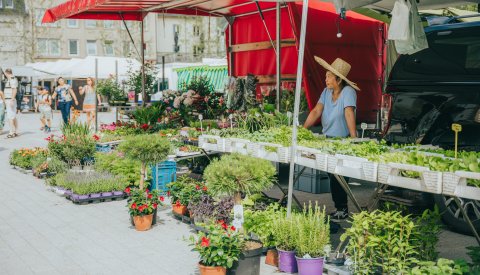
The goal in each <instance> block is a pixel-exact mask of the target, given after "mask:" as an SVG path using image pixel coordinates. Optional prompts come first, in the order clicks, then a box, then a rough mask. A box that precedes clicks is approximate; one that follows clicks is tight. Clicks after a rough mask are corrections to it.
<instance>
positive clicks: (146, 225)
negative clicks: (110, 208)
mask: <svg viewBox="0 0 480 275" xmlns="http://www.w3.org/2000/svg"><path fill="white" fill-rule="evenodd" d="M126 191H127V193H128V194H130V200H129V202H128V204H127V207H128V209H129V212H130V215H131V216H132V217H133V223H134V224H135V229H136V230H137V231H146V230H149V229H150V227H151V226H152V221H153V215H154V213H155V210H156V209H157V207H158V206H159V205H162V202H163V200H164V199H163V197H162V196H159V195H158V191H157V190H154V191H152V192H149V191H148V190H146V191H143V190H141V189H133V190H128V189H126Z"/></svg>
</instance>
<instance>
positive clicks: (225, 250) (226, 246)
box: [190, 223, 243, 275]
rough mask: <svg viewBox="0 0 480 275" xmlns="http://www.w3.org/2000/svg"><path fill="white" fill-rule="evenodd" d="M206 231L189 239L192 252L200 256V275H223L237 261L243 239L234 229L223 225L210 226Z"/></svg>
mask: <svg viewBox="0 0 480 275" xmlns="http://www.w3.org/2000/svg"><path fill="white" fill-rule="evenodd" d="M206 231H207V232H208V233H205V232H202V231H200V232H199V233H198V234H197V235H196V236H191V237H190V241H191V245H193V250H194V251H197V252H198V253H199V254H200V262H199V263H198V266H199V269H200V275H217V274H218V275H222V274H223V275H224V274H226V269H227V268H231V267H232V266H233V264H234V262H235V261H237V260H238V258H239V256H240V253H241V250H242V247H243V239H242V238H241V236H240V234H239V233H238V232H237V231H236V229H235V227H233V226H228V225H226V224H225V223H223V224H219V223H216V224H211V225H209V226H207V230H206Z"/></svg>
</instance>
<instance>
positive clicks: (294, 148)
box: [287, 0, 308, 217]
mask: <svg viewBox="0 0 480 275" xmlns="http://www.w3.org/2000/svg"><path fill="white" fill-rule="evenodd" d="M307 14H308V0H303V9H302V23H301V27H300V45H299V49H298V65H297V82H296V84H295V107H294V109H293V130H292V147H291V151H290V153H291V154H290V155H291V156H292V161H291V162H290V173H289V175H288V202H287V217H290V215H291V213H292V196H293V177H294V173H295V162H294V161H293V158H294V157H295V153H296V151H297V126H298V113H299V112H300V92H301V89H302V73H303V56H304V53H305V35H306V30H307Z"/></svg>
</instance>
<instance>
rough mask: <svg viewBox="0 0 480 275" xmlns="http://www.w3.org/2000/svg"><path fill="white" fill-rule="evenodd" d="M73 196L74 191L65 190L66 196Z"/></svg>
mask: <svg viewBox="0 0 480 275" xmlns="http://www.w3.org/2000/svg"><path fill="white" fill-rule="evenodd" d="M72 194H73V192H72V190H65V196H71V195H72Z"/></svg>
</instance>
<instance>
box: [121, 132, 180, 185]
mask: <svg viewBox="0 0 480 275" xmlns="http://www.w3.org/2000/svg"><path fill="white" fill-rule="evenodd" d="M118 150H119V151H120V152H123V153H124V154H125V156H126V157H127V158H130V159H132V160H137V161H140V162H141V163H142V166H141V173H140V184H139V186H140V189H142V190H143V189H144V178H145V175H146V171H147V165H149V164H157V163H159V162H162V161H164V160H166V158H167V156H168V155H169V154H170V153H171V152H172V146H171V144H170V142H169V141H168V140H167V139H166V138H162V137H159V136H157V135H138V136H131V137H128V138H126V139H125V141H124V142H122V143H121V144H120V145H119V147H118Z"/></svg>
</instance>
